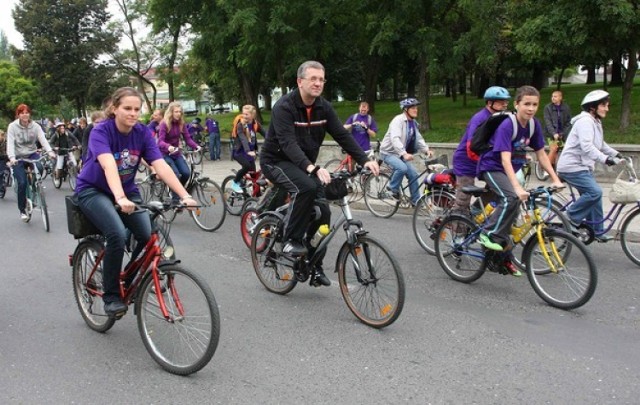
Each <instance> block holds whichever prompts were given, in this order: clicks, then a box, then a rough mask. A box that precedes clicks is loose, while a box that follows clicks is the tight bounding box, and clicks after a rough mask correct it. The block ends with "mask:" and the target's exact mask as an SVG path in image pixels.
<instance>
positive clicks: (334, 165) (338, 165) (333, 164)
mask: <svg viewBox="0 0 640 405" xmlns="http://www.w3.org/2000/svg"><path fill="white" fill-rule="evenodd" d="M323 167H324V168H325V169H327V170H328V171H329V173H333V172H335V171H336V170H340V169H343V168H344V166H343V165H342V159H331V160H329V161H328V162H327V163H325V164H324V166H323Z"/></svg>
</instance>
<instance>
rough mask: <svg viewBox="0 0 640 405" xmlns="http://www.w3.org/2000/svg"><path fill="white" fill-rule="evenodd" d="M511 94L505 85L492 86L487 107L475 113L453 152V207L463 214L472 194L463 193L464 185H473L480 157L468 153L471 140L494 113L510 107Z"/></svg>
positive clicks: (486, 102)
mask: <svg viewBox="0 0 640 405" xmlns="http://www.w3.org/2000/svg"><path fill="white" fill-rule="evenodd" d="M510 99H511V96H510V95H509V91H508V90H507V89H505V88H504V87H499V86H492V87H489V88H488V89H487V90H486V91H485V92H484V100H485V107H484V108H483V109H482V110H480V111H478V112H477V113H475V114H474V116H473V117H471V120H469V123H468V124H467V129H466V130H465V132H464V135H462V139H460V144H459V145H458V147H457V148H456V150H455V152H453V159H452V163H453V173H454V174H455V175H456V200H455V203H454V204H453V209H454V210H456V211H458V212H461V213H462V214H468V213H469V204H470V202H471V195H470V194H466V193H463V192H462V191H461V189H462V187H465V186H473V185H474V183H475V178H476V169H477V167H476V166H477V165H478V159H477V158H476V159H472V158H471V157H470V156H469V154H468V147H469V145H468V144H469V142H470V141H471V137H472V136H473V133H474V132H475V131H476V129H477V128H478V127H479V126H480V125H482V124H483V123H484V122H485V121H486V120H488V119H489V117H490V116H491V115H492V114H495V113H497V112H500V111H505V110H506V109H507V108H508V107H509V100H510Z"/></svg>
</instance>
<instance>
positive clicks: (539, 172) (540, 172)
mask: <svg viewBox="0 0 640 405" xmlns="http://www.w3.org/2000/svg"><path fill="white" fill-rule="evenodd" d="M534 171H535V172H536V178H537V179H538V180H540V181H545V180H547V179H548V178H549V173H547V172H546V171H545V170H544V169H543V168H542V166H541V165H540V162H538V161H537V160H536V164H535V165H534Z"/></svg>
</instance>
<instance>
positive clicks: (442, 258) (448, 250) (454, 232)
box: [435, 215, 486, 283]
mask: <svg viewBox="0 0 640 405" xmlns="http://www.w3.org/2000/svg"><path fill="white" fill-rule="evenodd" d="M477 230H478V225H476V224H475V223H474V222H473V221H471V220H470V219H469V218H467V217H463V216H461V215H451V216H449V217H447V218H445V219H444V220H443V221H442V224H441V225H440V228H438V230H437V231H436V234H435V251H436V257H437V258H438V262H439V263H440V266H441V267H442V270H444V272H445V273H447V275H448V276H449V277H451V278H452V279H454V280H456V281H460V282H462V283H471V282H473V281H476V280H477V279H479V278H480V277H482V275H483V274H484V272H485V269H486V262H485V255H484V250H483V248H482V245H480V242H479V241H478V238H477V236H478V232H477Z"/></svg>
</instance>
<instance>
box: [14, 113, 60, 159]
mask: <svg viewBox="0 0 640 405" xmlns="http://www.w3.org/2000/svg"><path fill="white" fill-rule="evenodd" d="M36 141H37V142H40V145H42V147H43V148H44V150H46V151H47V152H51V146H50V145H49V142H48V141H47V138H46V137H45V136H44V131H43V130H42V127H40V125H38V124H37V123H35V122H33V121H29V124H28V125H27V126H26V127H23V126H22V125H20V120H19V119H17V120H15V121H13V122H12V123H11V124H9V128H8V129H7V155H9V159H16V158H25V157H28V156H30V155H32V154H33V153H35V152H36V151H37V150H38V146H37V144H36Z"/></svg>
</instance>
